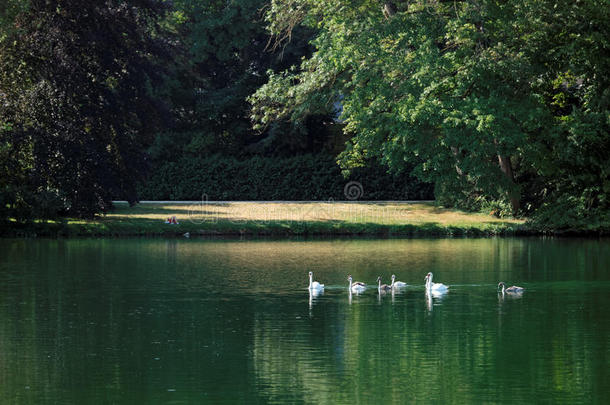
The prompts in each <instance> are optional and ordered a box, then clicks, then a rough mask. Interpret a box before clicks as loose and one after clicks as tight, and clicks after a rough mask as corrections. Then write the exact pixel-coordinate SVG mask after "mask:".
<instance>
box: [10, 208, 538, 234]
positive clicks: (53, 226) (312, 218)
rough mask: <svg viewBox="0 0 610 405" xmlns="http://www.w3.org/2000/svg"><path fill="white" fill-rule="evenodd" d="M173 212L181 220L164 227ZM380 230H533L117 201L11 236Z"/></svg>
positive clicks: (447, 220) (452, 214)
mask: <svg viewBox="0 0 610 405" xmlns="http://www.w3.org/2000/svg"><path fill="white" fill-rule="evenodd" d="M172 216H175V217H176V218H177V220H178V222H179V224H177V225H170V224H166V223H165V220H166V219H167V218H168V217H172ZM187 232H188V233H189V234H190V235H192V236H196V235H277V236H291V235H371V236H373V235H376V236H392V235H396V236H399V235H400V236H486V235H513V234H522V233H531V231H529V230H528V229H526V227H525V226H524V221H522V220H518V219H506V218H503V219H500V218H495V217H492V216H489V215H485V214H478V213H467V212H463V211H459V210H454V209H447V208H441V207H436V206H434V204H433V203H428V202H425V203H402V202H387V203H386V202H378V203H371V202H302V203H301V202H267V203H261V202H219V203H211V202H209V203H204V204H202V203H199V204H197V203H194V204H190V203H164V204H157V203H143V204H138V205H137V206H134V207H129V206H128V205H127V204H124V203H118V204H116V209H115V210H114V211H112V212H111V213H109V214H107V215H105V216H103V217H99V218H96V219H95V220H76V219H74V220H72V219H66V220H64V221H57V222H34V223H30V224H17V223H14V222H13V223H11V224H10V226H9V227H7V229H6V230H5V232H3V233H4V234H5V235H9V236H181V235H184V234H185V233H187Z"/></svg>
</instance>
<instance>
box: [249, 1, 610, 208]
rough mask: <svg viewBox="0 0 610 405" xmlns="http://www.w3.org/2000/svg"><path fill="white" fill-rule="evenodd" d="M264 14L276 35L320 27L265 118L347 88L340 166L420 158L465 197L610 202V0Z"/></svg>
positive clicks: (572, 204)
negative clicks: (311, 48)
mask: <svg viewBox="0 0 610 405" xmlns="http://www.w3.org/2000/svg"><path fill="white" fill-rule="evenodd" d="M267 19H268V21H269V27H270V29H271V31H272V33H273V34H275V35H276V37H277V38H278V40H279V41H281V40H285V39H286V38H288V37H289V34H290V32H291V30H293V29H294V28H295V27H298V26H299V25H306V26H312V27H315V28H316V29H317V30H318V32H319V34H318V35H317V37H316V38H315V40H314V41H313V43H314V44H315V46H316V51H315V52H314V54H313V55H312V57H311V58H308V59H307V60H304V61H303V64H302V66H301V69H300V70H299V71H295V72H293V71H285V72H282V73H278V74H272V75H271V76H270V78H269V82H268V83H267V84H266V85H265V86H263V87H262V88H261V89H259V90H258V91H257V93H256V94H255V96H254V97H253V98H252V103H253V107H254V109H253V117H254V119H255V120H256V121H257V122H258V123H259V125H267V124H268V123H269V122H271V121H273V120H276V119H279V118H284V117H291V119H298V118H299V115H300V114H303V112H309V111H311V110H315V109H316V108H319V106H320V105H324V104H327V103H330V102H333V101H336V100H339V99H340V100H341V102H342V104H343V114H342V119H343V120H344V122H345V131H347V132H348V133H349V134H350V135H351V136H352V140H351V142H350V144H349V145H348V148H347V149H346V151H345V152H344V153H343V154H342V156H341V163H342V164H343V165H344V166H345V167H348V168H349V167H352V166H354V165H357V164H358V162H359V161H361V160H362V159H363V158H366V157H370V156H380V157H381V158H382V159H383V160H384V161H385V162H386V163H387V164H388V165H389V166H390V167H391V168H393V169H395V170H400V169H401V167H403V166H404V163H405V162H408V161H412V162H416V163H417V162H419V163H418V167H417V174H418V175H419V176H420V177H421V178H423V179H426V180H430V181H434V182H435V183H436V184H437V197H438V198H440V199H441V200H442V201H444V202H448V203H453V204H458V205H469V204H472V203H474V202H477V201H478V202H481V201H485V200H487V201H490V200H500V201H507V202H510V203H512V209H513V210H514V211H518V210H519V209H520V208H521V207H522V209H525V210H528V209H532V208H536V207H539V206H541V205H544V204H547V205H548V204H550V203H552V204H555V207H557V204H558V203H560V205H561V206H562V208H561V209H562V210H563V209H565V208H566V207H568V208H570V209H573V210H576V211H579V210H580V211H583V210H596V209H599V210H605V209H607V208H608V204H609V202H608V198H607V196H608V193H609V192H610V177H609V175H610V172H609V170H608V166H607V163H606V159H607V157H608V156H610V138H609V137H608V129H609V125H610V122H609V121H610V118H609V115H608V104H609V102H610V91H609V90H608V89H610V83H609V81H608V80H609V77H608V72H610V69H609V67H610V66H609V63H610V58H609V57H608V55H610V53H609V52H608V50H609V49H608V48H609V47H610V40H609V38H610V35H609V34H610V33H609V32H608V31H609V27H610V10H609V9H608V7H607V5H606V6H604V2H603V1H595V0H586V1H577V2H559V3H557V2H554V1H528V0H521V1H516V2H505V1H493V0H490V1H487V0H477V1H435V2H431V1H403V2H398V1H396V2H379V1H374V0H337V1H333V2H327V1H321V0H274V1H273V2H272V6H271V8H270V10H269V12H268V14H267ZM521 203H525V206H522V204H521Z"/></svg>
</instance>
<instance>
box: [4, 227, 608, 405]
mask: <svg viewBox="0 0 610 405" xmlns="http://www.w3.org/2000/svg"><path fill="white" fill-rule="evenodd" d="M308 271H313V272H314V278H315V279H316V280H318V281H320V282H322V283H324V284H325V285H326V288H325V290H324V293H323V294H321V295H317V296H310V294H309V292H308V290H307V284H308V277H307V272H308ZM427 272H433V273H434V281H435V282H442V283H444V284H447V285H449V292H448V293H447V294H445V295H444V296H442V297H430V296H427V295H426V294H425V289H424V277H425V275H426V273H427ZM348 274H352V275H353V277H354V279H355V280H359V281H363V282H365V283H367V284H372V285H373V286H372V287H371V288H369V289H368V290H366V291H365V292H364V293H363V294H360V295H352V296H351V297H350V294H349V293H348V288H347V285H348V284H347V283H348V282H347V275H348ZM392 274H396V276H397V279H398V280H401V281H404V282H406V283H408V284H409V285H408V286H407V287H406V288H405V289H404V290H401V291H397V292H395V293H394V294H392V293H386V294H381V295H380V294H379V293H378V291H377V288H375V286H374V285H375V280H376V278H377V276H382V277H383V281H384V282H388V283H389V282H390V276H391V275H392ZM499 281H505V282H506V283H507V285H512V284H517V285H520V286H522V287H524V288H525V289H526V291H525V293H524V294H523V295H522V296H517V297H512V296H508V295H505V296H504V297H503V296H502V295H498V293H497V290H496V287H497V284H498V282H499ZM609 308H610V241H609V240H604V239H601V240H600V239H594V240H585V239H544V238H498V239H385V240H379V239H332V240H331V239H324V240H296V241H276V240H205V239H190V240H187V239H175V240H174V239H171V240H164V239H101V240H100V239H70V240H61V239H59V240H36V239H34V240H29V239H18V240H17V239H4V240H0V403H12V404H45V403H61V404H85V403H90V404H93V403H95V404H105V403H108V404H123V403H124V404H133V403H146V404H156V403H172V404H180V403H214V404H217V403H235V402H238V403H246V402H247V403H329V404H330V403H332V404H340V403H381V402H386V401H393V402H437V403H447V402H459V403H464V402H488V403H504V402H512V403H523V402H529V403H531V402H568V403H578V402H587V403H602V402H605V400H606V398H607V396H608V395H609V394H610V367H608V365H609V364H610V311H608V309H609Z"/></svg>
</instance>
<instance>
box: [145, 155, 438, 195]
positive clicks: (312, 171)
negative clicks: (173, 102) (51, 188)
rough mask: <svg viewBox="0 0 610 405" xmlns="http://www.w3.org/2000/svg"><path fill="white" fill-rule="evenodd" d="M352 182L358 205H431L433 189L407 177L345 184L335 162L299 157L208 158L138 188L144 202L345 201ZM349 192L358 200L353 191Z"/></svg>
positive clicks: (377, 171)
mask: <svg viewBox="0 0 610 405" xmlns="http://www.w3.org/2000/svg"><path fill="white" fill-rule="evenodd" d="M350 181H356V182H359V183H360V184H361V185H362V191H363V192H362V194H361V195H360V197H359V198H358V200H431V199H434V194H433V186H432V185H431V184H427V183H422V182H420V181H419V180H417V179H416V178H414V177H411V176H409V175H408V174H403V175H391V174H388V173H386V170H385V168H383V167H381V166H380V165H378V164H371V165H370V167H365V168H358V169H356V170H354V172H353V173H352V175H351V176H350V177H349V178H347V179H346V178H344V177H343V175H342V174H341V170H340V169H339V167H338V166H337V164H336V162H335V160H334V158H333V157H332V156H327V155H302V156H296V157H291V158H261V157H253V158H250V159H246V160H236V159H235V158H232V157H225V156H212V157H209V158H204V159H186V158H185V159H182V160H179V161H178V162H166V163H164V164H162V165H161V166H160V167H158V168H156V169H154V170H153V172H152V173H151V176H150V177H149V180H148V181H147V182H146V184H143V185H141V188H140V199H142V200H199V199H201V198H202V195H204V194H205V195H206V196H207V199H209V200H245V201H248V200H249V201H257V200H258V201H264V200H291V201H299V200H328V199H330V198H332V199H333V200H346V199H347V198H346V196H345V194H344V188H345V186H346V184H347V183H348V182H350ZM354 187H355V188H353V189H352V190H351V191H352V192H353V193H354V194H352V196H355V195H357V194H358V191H359V190H358V189H357V187H358V186H357V185H356V186H354Z"/></svg>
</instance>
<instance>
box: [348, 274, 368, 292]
mask: <svg viewBox="0 0 610 405" xmlns="http://www.w3.org/2000/svg"><path fill="white" fill-rule="evenodd" d="M347 281H349V290H350V291H351V292H355V293H356V294H358V293H361V292H363V291H364V290H366V284H364V283H361V282H360V281H353V279H352V275H351V274H349V275H348V276H347Z"/></svg>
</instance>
